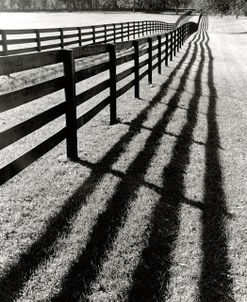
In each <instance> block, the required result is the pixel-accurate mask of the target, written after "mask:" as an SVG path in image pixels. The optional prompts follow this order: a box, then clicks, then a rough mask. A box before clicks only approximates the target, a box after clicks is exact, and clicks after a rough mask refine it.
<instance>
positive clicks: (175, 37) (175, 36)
mask: <svg viewBox="0 0 247 302" xmlns="http://www.w3.org/2000/svg"><path fill="white" fill-rule="evenodd" d="M173 34H174V48H173V53H174V57H175V56H176V50H177V46H176V45H177V34H176V29H175V30H174V31H173Z"/></svg>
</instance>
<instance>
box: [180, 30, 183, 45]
mask: <svg viewBox="0 0 247 302" xmlns="http://www.w3.org/2000/svg"><path fill="white" fill-rule="evenodd" d="M182 45H183V28H182V27H180V48H181V47H182Z"/></svg>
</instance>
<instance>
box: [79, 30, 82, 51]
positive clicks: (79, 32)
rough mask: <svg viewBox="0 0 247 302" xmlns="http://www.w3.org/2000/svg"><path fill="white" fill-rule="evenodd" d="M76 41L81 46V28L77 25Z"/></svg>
mask: <svg viewBox="0 0 247 302" xmlns="http://www.w3.org/2000/svg"><path fill="white" fill-rule="evenodd" d="M78 43H79V46H81V44H82V43H81V28H80V27H78Z"/></svg>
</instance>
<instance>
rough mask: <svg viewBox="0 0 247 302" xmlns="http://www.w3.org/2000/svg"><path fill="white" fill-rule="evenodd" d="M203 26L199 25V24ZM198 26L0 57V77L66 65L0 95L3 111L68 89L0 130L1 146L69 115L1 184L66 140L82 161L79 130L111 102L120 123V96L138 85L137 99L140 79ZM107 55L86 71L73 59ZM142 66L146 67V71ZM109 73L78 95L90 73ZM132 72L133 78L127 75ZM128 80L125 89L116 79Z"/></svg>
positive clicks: (0, 174)
mask: <svg viewBox="0 0 247 302" xmlns="http://www.w3.org/2000/svg"><path fill="white" fill-rule="evenodd" d="M198 24H199V23H198ZM198 24H196V23H194V22H188V23H186V24H183V25H182V26H180V27H178V28H177V29H175V30H173V31H170V32H168V33H165V34H161V35H156V36H150V37H145V38H140V39H135V40H131V41H125V42H119V43H116V44H95V45H90V46H86V47H78V48H75V49H73V50H57V51H50V52H42V53H33V54H28V55H27V54H24V55H16V56H7V57H0V75H9V74H12V73H16V72H22V71H25V70H29V69H33V68H40V67H43V66H49V65H51V64H57V63H63V65H64V75H63V76H60V77H58V78H55V79H52V80H48V81H45V82H42V83H39V84H36V85H33V86H30V87H26V88H23V89H20V90H17V91H14V92H10V93H7V94H4V95H1V96H0V113H3V112H5V111H8V110H11V109H13V108H16V107H18V106H21V105H24V104H27V103H29V102H32V101H34V100H36V99H38V98H41V97H44V96H46V95H49V94H51V93H53V92H56V91H58V90H61V89H65V101H63V102H61V103H60V104H58V105H56V106H54V107H52V108H50V109H48V110H46V111H45V112H42V113H40V114H38V115H36V116H34V117H32V118H31V119H28V120H25V121H23V122H22V123H20V124H18V125H16V126H14V127H12V128H10V129H7V130H5V131H3V132H1V133H0V150H2V149H4V148H6V147H8V146H10V145H11V144H13V143H15V142H17V141H18V140H20V139H21V138H23V137H25V136H27V135H29V134H30V133H32V132H34V131H36V130H38V129H40V128H41V127H43V126H44V125H46V124H47V123H49V122H51V121H53V120H55V119H56V118H58V117H60V116H63V115H65V119H66V126H65V127H63V128H62V129H60V130H59V131H58V132H56V133H55V134H53V135H52V136H51V137H49V138H48V139H46V140H45V141H43V142H42V143H41V144H39V145H38V146H36V147H35V148H33V149H32V150H30V151H28V152H27V153H25V154H24V155H22V156H21V157H19V158H17V159H16V160H14V161H13V162H11V163H9V164H7V165H6V166H4V167H3V168H1V169H0V184H3V183H5V182H6V181H8V180H9V179H11V178H12V177H13V176H15V175H16V174H18V173H19V172H20V171H22V170H23V169H25V168H26V167H27V166H29V165H30V164H32V163H33V162H34V161H36V160H37V159H38V158H40V157H41V156H43V155H44V154H45V153H47V152H48V151H50V150H51V149H52V148H54V147H55V146H56V145H57V144H59V143H60V142H62V141H63V140H64V139H66V146H67V157H68V158H70V159H71V160H77V159H78V147H77V131H78V129H79V128H81V127H82V126H83V125H85V124H86V123H87V122H88V121H90V120H91V119H92V118H93V117H95V116H96V115H97V114H98V113H99V112H100V111H102V110H103V109H104V108H105V107H106V106H108V105H109V106H110V124H115V123H116V122H117V99H118V98H119V97H120V96H121V95H123V94H124V93H126V92H127V91H128V90H130V89H131V88H132V87H134V94H135V97H137V98H139V97H140V81H141V80H142V79H143V78H144V77H146V76H148V82H149V83H152V75H153V70H155V69H156V68H158V72H159V73H161V64H162V63H163V62H165V64H166V65H168V63H169V60H173V56H175V55H176V52H177V51H179V49H180V48H181V46H182V45H183V43H184V42H185V40H186V39H187V38H188V37H189V36H190V35H191V34H192V33H194V32H195V31H197V29H198ZM119 49H121V50H123V49H128V50H130V52H129V53H127V54H124V55H121V56H117V51H118V50H119ZM99 54H108V56H109V59H108V60H107V61H105V62H102V63H101V64H99V65H97V66H93V67H89V68H87V69H83V70H77V71H76V70H75V60H78V59H81V58H83V57H88V56H92V55H99ZM126 63H128V64H132V65H131V66H130V67H129V65H128V64H127V65H128V66H127V67H128V68H127V69H124V70H123V69H120V68H119V67H120V66H122V65H124V64H125V65H126ZM143 69H144V70H143ZM102 72H109V77H108V78H107V79H104V80H103V81H101V82H100V83H98V84H96V85H94V86H93V87H91V88H88V89H86V90H84V91H82V92H80V93H78V94H77V93H76V84H77V83H79V82H83V81H85V80H87V79H89V78H90V77H93V76H95V75H99V74H101V73H102ZM130 75H133V76H134V78H133V79H132V80H130V81H129V80H128V79H127V78H128V77H129V76H130ZM123 80H126V81H127V83H126V82H124V84H123V85H122V86H121V88H119V87H118V83H120V82H121V81H123ZM105 90H108V91H109V94H108V95H107V96H106V97H104V98H103V99H101V100H100V101H99V102H98V103H97V105H96V106H94V107H93V108H92V109H90V110H89V111H87V112H86V113H83V114H82V115H81V116H79V117H77V107H78V106H80V105H81V104H83V103H85V102H87V101H88V100H90V99H91V98H92V97H95V96H98V95H99V94H100V93H101V92H103V91H105Z"/></svg>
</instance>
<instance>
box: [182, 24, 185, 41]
mask: <svg viewBox="0 0 247 302" xmlns="http://www.w3.org/2000/svg"><path fill="white" fill-rule="evenodd" d="M182 36H183V38H182V44H183V45H184V42H185V24H183V26H182Z"/></svg>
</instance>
